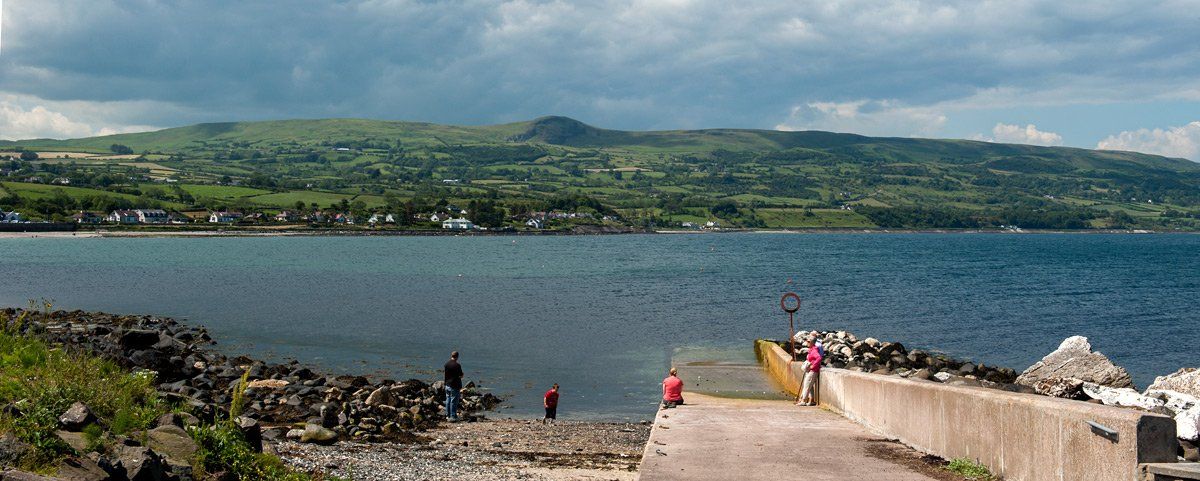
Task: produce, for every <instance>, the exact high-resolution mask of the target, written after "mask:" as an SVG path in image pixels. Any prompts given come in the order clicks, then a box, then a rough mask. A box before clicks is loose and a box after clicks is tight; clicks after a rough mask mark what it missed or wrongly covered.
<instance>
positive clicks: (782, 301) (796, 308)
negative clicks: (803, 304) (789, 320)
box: [779, 292, 800, 314]
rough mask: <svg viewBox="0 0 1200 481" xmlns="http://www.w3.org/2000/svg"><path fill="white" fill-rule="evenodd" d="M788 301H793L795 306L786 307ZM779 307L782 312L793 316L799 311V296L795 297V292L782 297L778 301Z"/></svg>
mask: <svg viewBox="0 0 1200 481" xmlns="http://www.w3.org/2000/svg"><path fill="white" fill-rule="evenodd" d="M788 299H795V300H796V305H795V306H794V307H788ZM779 307H780V308H782V309H783V312H786V313H788V314H795V313H796V311H799V310H800V296H798V295H796V293H795V292H789V293H787V294H784V295H783V297H782V298H780V299H779Z"/></svg>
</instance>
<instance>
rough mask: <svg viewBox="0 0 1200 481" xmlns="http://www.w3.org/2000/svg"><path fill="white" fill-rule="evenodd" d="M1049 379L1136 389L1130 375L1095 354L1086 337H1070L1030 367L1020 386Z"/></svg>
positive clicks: (1102, 355)
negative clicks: (1067, 379)
mask: <svg viewBox="0 0 1200 481" xmlns="http://www.w3.org/2000/svg"><path fill="white" fill-rule="evenodd" d="M1048 378H1073V379H1078V380H1080V381H1083V382H1090V383H1095V384H1099V385H1101V386H1107V387H1116V388H1124V387H1133V380H1132V378H1130V376H1129V372H1127V371H1125V369H1124V368H1122V367H1120V366H1117V365H1115V364H1113V363H1112V361H1109V360H1108V358H1107V357H1105V356H1104V354H1101V353H1099V352H1092V345H1091V344H1090V343H1088V340H1087V338H1086V337H1083V336H1073V337H1069V338H1067V339H1066V340H1064V341H1063V342H1062V344H1060V345H1059V346H1058V349H1056V350H1054V352H1051V353H1050V354H1048V355H1046V357H1044V358H1042V360H1040V361H1038V362H1036V363H1034V364H1033V365H1032V366H1029V368H1028V369H1026V370H1025V372H1022V373H1021V375H1020V376H1018V377H1017V384H1024V385H1026V386H1033V385H1034V383H1036V382H1038V381H1039V380H1042V379H1048Z"/></svg>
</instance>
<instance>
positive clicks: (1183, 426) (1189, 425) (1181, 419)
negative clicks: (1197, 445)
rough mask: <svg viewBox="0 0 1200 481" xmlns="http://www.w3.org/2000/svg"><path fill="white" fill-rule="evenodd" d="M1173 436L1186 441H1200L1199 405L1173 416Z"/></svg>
mask: <svg viewBox="0 0 1200 481" xmlns="http://www.w3.org/2000/svg"><path fill="white" fill-rule="evenodd" d="M1175 435H1176V436H1178V437H1179V439H1185V440H1188V441H1197V440H1200V405H1198V406H1192V408H1191V409H1188V410H1186V411H1181V412H1180V413H1179V414H1176V415H1175Z"/></svg>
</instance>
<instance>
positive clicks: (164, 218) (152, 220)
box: [133, 209, 171, 224]
mask: <svg viewBox="0 0 1200 481" xmlns="http://www.w3.org/2000/svg"><path fill="white" fill-rule="evenodd" d="M133 212H134V213H135V214H136V215H137V223H139V224H166V223H168V222H170V221H171V217H170V216H168V215H167V212H166V211H164V210H162V209H136V210H134V211H133Z"/></svg>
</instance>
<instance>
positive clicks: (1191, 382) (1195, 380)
mask: <svg viewBox="0 0 1200 481" xmlns="http://www.w3.org/2000/svg"><path fill="white" fill-rule="evenodd" d="M1146 390H1147V391H1175V392H1179V393H1183V394H1188V395H1191V396H1193V397H1197V398H1200V368H1194V367H1185V368H1183V369H1180V370H1178V371H1175V372H1173V373H1171V374H1168V375H1166V376H1159V377H1156V378H1154V382H1153V383H1151V384H1150V387H1149V388H1147V389H1146Z"/></svg>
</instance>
